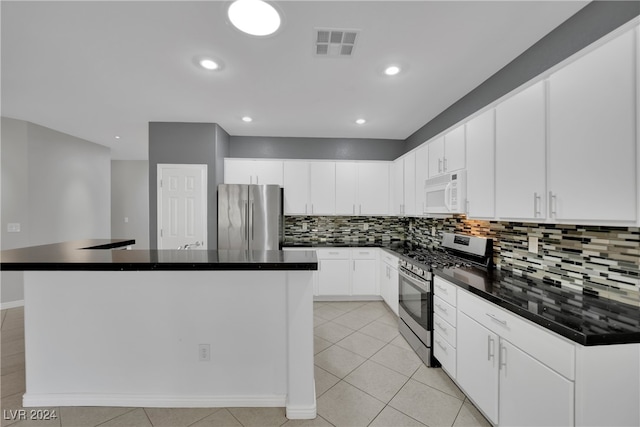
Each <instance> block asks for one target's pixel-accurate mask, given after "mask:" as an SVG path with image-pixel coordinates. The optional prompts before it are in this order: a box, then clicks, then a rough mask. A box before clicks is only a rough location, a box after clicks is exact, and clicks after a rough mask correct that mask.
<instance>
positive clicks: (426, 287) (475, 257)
mask: <svg viewBox="0 0 640 427" xmlns="http://www.w3.org/2000/svg"><path fill="white" fill-rule="evenodd" d="M469 265H474V266H480V267H483V268H492V267H493V241H492V240H491V239H487V238H484V237H476V236H467V235H462V234H453V233H444V234H443V236H442V241H441V244H440V249H438V250H427V249H422V250H421V249H416V250H412V251H409V252H407V253H405V254H404V256H403V258H401V259H400V261H399V265H398V275H399V296H400V301H399V302H400V307H399V314H400V322H399V323H398V325H399V326H398V328H399V330H400V333H401V334H402V336H403V337H404V338H405V339H406V340H407V342H408V343H409V344H410V345H411V347H412V348H413V349H414V350H415V352H416V353H417V354H418V356H419V357H420V358H421V359H422V361H423V362H424V363H425V364H426V365H427V366H431V367H436V366H440V363H439V362H438V360H437V359H436V358H435V357H434V356H433V353H432V351H431V350H432V347H433V271H434V269H437V268H447V267H456V266H461V267H465V266H469Z"/></svg>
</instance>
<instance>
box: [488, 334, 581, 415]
mask: <svg viewBox="0 0 640 427" xmlns="http://www.w3.org/2000/svg"><path fill="white" fill-rule="evenodd" d="M500 365H501V366H500V425H505V426H515V425H517V426H572V425H573V394H574V391H573V383H572V382H571V381H569V380H567V379H566V378H564V377H563V376H561V375H559V374H557V373H556V372H554V371H552V370H551V369H549V368H548V367H546V366H545V365H543V364H542V363H540V362H538V361H537V360H535V359H534V358H533V357H531V356H529V355H528V354H527V353H525V352H523V351H522V350H520V349H518V348H517V347H515V346H513V345H512V344H511V343H509V342H508V341H506V340H501V342H500ZM532 402H535V404H532Z"/></svg>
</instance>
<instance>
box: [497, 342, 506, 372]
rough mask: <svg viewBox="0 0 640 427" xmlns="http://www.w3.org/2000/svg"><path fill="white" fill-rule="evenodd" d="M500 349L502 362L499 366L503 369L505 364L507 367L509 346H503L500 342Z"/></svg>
mask: <svg viewBox="0 0 640 427" xmlns="http://www.w3.org/2000/svg"><path fill="white" fill-rule="evenodd" d="M503 350H504V351H503ZM499 351H500V363H499V367H498V368H499V369H502V367H503V366H504V367H505V368H506V367H507V348H506V347H505V346H503V345H502V343H500V350H499Z"/></svg>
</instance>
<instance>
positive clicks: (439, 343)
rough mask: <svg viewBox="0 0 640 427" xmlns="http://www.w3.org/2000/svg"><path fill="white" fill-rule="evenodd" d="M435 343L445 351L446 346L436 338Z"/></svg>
mask: <svg viewBox="0 0 640 427" xmlns="http://www.w3.org/2000/svg"><path fill="white" fill-rule="evenodd" d="M436 344H438V347H440V348H441V349H442V351H444V352H445V353H446V352H447V347H445V346H443V345H442V343H441V342H440V341H438V340H436Z"/></svg>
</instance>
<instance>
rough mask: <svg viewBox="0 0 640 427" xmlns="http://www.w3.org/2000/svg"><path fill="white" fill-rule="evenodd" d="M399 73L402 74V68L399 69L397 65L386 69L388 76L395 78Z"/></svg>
mask: <svg viewBox="0 0 640 427" xmlns="http://www.w3.org/2000/svg"><path fill="white" fill-rule="evenodd" d="M399 72H400V67H398V66H397V65H391V66H389V67H387V68H385V69H384V73H385V74H386V75H387V76H395V75H396V74H398V73H399Z"/></svg>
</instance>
